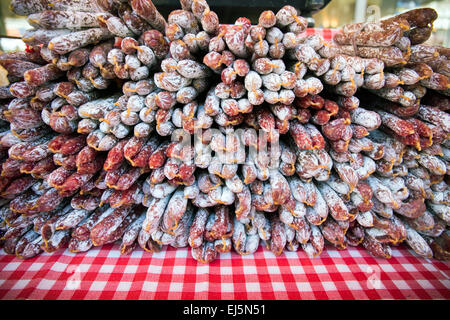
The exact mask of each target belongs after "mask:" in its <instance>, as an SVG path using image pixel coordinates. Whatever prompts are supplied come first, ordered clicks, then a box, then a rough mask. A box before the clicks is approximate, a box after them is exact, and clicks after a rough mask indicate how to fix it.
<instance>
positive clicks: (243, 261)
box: [0, 244, 450, 300]
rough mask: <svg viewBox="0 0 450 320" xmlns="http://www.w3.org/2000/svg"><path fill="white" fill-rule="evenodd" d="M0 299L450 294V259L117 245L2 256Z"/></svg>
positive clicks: (403, 252) (359, 251)
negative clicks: (127, 249)
mask: <svg viewBox="0 0 450 320" xmlns="http://www.w3.org/2000/svg"><path fill="white" fill-rule="evenodd" d="M0 299H95V300H96V299H121V300H122V299H152V300H153V299H163V300H164V299H170V300H179V299H230V300H233V299H234V300H241V299H257V300H259V299H264V300H272V299H289V300H290V299H370V300H373V299H450V265H449V263H444V262H441V261H437V260H433V259H424V258H419V257H417V256H416V255H415V254H414V253H413V252H412V251H410V250H409V249H407V248H406V246H404V245H401V246H399V247H396V248H393V250H392V258H391V259H389V260H385V259H376V258H373V257H371V256H370V255H369V254H368V253H367V252H366V251H365V249H363V248H359V247H358V248H353V247H350V248H348V249H346V250H337V249H335V248H333V247H329V246H328V247H327V248H326V250H325V251H324V252H323V253H322V255H321V256H320V257H317V258H314V259H310V258H308V257H307V256H306V254H305V252H303V251H298V252H285V253H283V254H282V255H281V256H279V257H276V256H275V255H274V254H273V253H272V252H271V251H269V250H267V249H266V248H263V247H262V246H260V248H259V249H258V251H257V252H256V253H255V254H253V255H248V256H240V255H238V254H237V253H234V252H232V253H227V254H221V255H220V256H219V257H218V259H217V260H215V261H214V262H212V263H211V264H201V263H198V262H197V261H195V260H194V259H192V257H191V253H190V249H187V248H185V249H174V248H171V247H169V248H166V249H164V250H162V251H161V252H159V253H153V254H151V253H148V252H144V251H143V250H142V249H140V248H139V249H136V250H135V251H134V252H133V253H132V254H131V255H129V256H121V255H120V252H119V245H118V244H115V245H106V246H103V247H97V248H93V249H91V250H89V251H88V252H86V253H77V254H73V253H70V252H68V251H67V250H66V251H64V252H59V253H54V254H47V253H43V254H41V255H40V256H37V257H35V258H32V259H29V260H25V261H22V260H19V259H18V258H16V257H14V256H11V255H4V254H1V255H0Z"/></svg>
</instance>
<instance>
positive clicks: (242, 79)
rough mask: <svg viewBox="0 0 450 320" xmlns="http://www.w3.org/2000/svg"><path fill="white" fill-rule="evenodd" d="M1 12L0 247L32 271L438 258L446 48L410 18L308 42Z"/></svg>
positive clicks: (151, 16) (281, 35)
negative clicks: (6, 24)
mask: <svg viewBox="0 0 450 320" xmlns="http://www.w3.org/2000/svg"><path fill="white" fill-rule="evenodd" d="M180 7H181V9H179V10H175V11H172V12H171V13H170V15H169V16H168V17H167V18H165V17H163V16H162V15H161V14H160V13H159V12H158V10H157V8H156V7H155V6H154V5H153V3H152V2H151V1H150V0H96V1H95V0H58V1H51V0H12V1H11V8H12V10H13V11H14V12H15V13H16V14H19V15H23V16H27V20H28V22H29V24H30V25H31V26H32V29H30V30H28V31H27V32H26V33H25V34H24V35H23V41H24V42H25V43H26V44H27V45H28V47H27V50H26V51H24V52H16V53H4V54H2V55H0V65H1V67H2V68H3V69H4V70H6V72H7V78H8V81H7V82H8V83H9V84H8V85H6V86H4V87H0V99H1V100H0V109H1V115H0V118H1V120H0V121H1V124H0V126H1V134H0V135H1V138H0V157H1V177H0V192H1V198H0V205H1V208H0V221H1V226H0V232H1V236H2V238H1V245H2V247H3V249H4V251H5V252H6V253H9V254H15V255H17V256H18V257H20V258H30V257H33V256H35V255H37V254H39V253H41V252H43V251H45V252H54V251H56V250H59V249H63V248H67V247H68V249H69V250H70V251H71V252H84V251H87V250H89V249H90V248H91V247H93V246H101V245H103V244H106V243H112V242H118V243H120V250H121V253H123V254H129V253H130V252H132V251H133V250H134V249H135V248H137V247H141V248H143V249H144V250H146V251H149V252H157V251H159V250H161V248H162V247H163V246H166V245H170V246H173V247H176V248H180V247H190V248H191V249H190V250H191V253H192V257H193V258H194V259H196V260H198V261H201V262H211V261H213V260H214V259H215V258H216V257H217V256H218V255H219V254H220V253H224V252H228V251H230V250H234V251H235V252H237V253H239V254H242V255H244V254H252V253H253V252H255V251H256V250H257V248H258V247H259V245H263V246H266V247H267V248H268V249H270V250H271V251H272V252H273V253H274V254H276V255H280V254H282V252H283V251H284V250H289V251H297V250H303V251H304V252H305V253H306V254H307V255H308V256H309V257H315V256H318V255H320V254H321V253H322V251H323V250H326V249H325V245H332V246H335V247H337V248H339V249H345V248H346V247H347V246H359V245H360V246H363V247H364V248H365V249H367V250H368V251H369V252H370V253H371V254H372V255H373V256H375V257H384V258H389V257H390V256H391V247H392V246H396V245H399V244H400V243H402V242H404V243H406V244H407V245H408V246H409V247H411V248H412V250H414V251H415V252H416V253H417V254H418V255H420V256H423V257H434V258H437V259H443V260H448V259H449V256H450V242H449V229H448V225H449V223H450V207H449V191H450V190H449V187H448V183H449V182H448V174H449V170H450V166H449V164H450V141H449V139H448V137H449V134H450V115H449V113H448V111H449V105H450V104H449V102H450V100H449V99H450V98H449V94H450V91H449V80H448V79H449V77H450V60H449V59H450V53H449V49H448V48H444V47H438V46H429V45H425V44H423V43H424V42H425V41H426V40H427V39H428V38H429V37H430V34H431V30H432V23H433V21H434V20H435V19H436V18H437V14H436V12H435V11H434V10H433V9H417V10H412V11H409V12H406V13H404V14H401V15H398V16H395V17H393V18H390V19H387V20H383V21H379V22H371V23H359V24H352V25H346V26H344V27H343V28H342V31H341V32H340V33H338V34H337V35H336V36H335V38H334V39H333V41H331V42H327V41H324V39H323V38H321V36H319V35H317V34H313V35H309V36H306V33H305V29H306V27H307V21H306V19H304V18H303V17H301V16H300V15H299V12H298V11H297V10H296V9H295V8H294V7H292V6H285V7H283V8H281V9H280V10H279V11H278V12H272V11H264V12H262V13H261V14H260V16H259V20H258V21H253V22H251V21H250V20H248V19H247V18H239V19H237V20H236V22H235V23H234V24H233V25H223V24H220V19H219V17H218V16H217V14H216V13H215V12H214V11H212V8H211V7H210V6H209V5H208V3H207V2H206V1H205V0H181V1H180Z"/></svg>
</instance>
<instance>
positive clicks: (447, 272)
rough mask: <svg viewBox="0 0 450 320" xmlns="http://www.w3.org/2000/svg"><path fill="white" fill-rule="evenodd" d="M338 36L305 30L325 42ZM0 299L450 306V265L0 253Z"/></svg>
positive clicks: (263, 252)
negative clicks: (427, 302) (425, 302)
mask: <svg viewBox="0 0 450 320" xmlns="http://www.w3.org/2000/svg"><path fill="white" fill-rule="evenodd" d="M337 32H338V30H335V29H312V28H311V29H307V31H306V34H307V35H310V34H314V33H319V34H321V35H322V36H323V38H324V39H325V40H330V39H332V38H333V36H334V34H336V33H337ZM0 299H93V300H94V299H121V300H122V299H172V300H178V299H230V300H242V299H258V300H259V299H265V300H272V299H371V300H373V299H446V300H447V299H450V264H449V263H445V262H441V261H437V260H432V259H423V258H419V257H417V256H416V255H415V254H414V253H413V252H412V251H410V250H408V249H407V248H406V247H405V246H399V247H397V248H395V247H394V248H393V250H392V258H391V259H389V260H384V259H376V258H373V257H371V256H370V255H369V254H368V253H367V252H366V251H365V250H364V249H363V248H353V247H350V248H347V249H346V250H343V251H339V250H336V249H335V248H333V247H327V248H326V249H325V250H324V252H323V253H322V255H321V256H320V257H318V258H315V259H310V258H308V257H307V256H306V254H305V253H304V252H303V251H298V252H285V253H283V254H282V255H281V256H280V257H275V256H274V255H273V253H272V252H270V251H269V250H267V249H266V248H263V247H260V248H259V249H258V251H257V252H256V253H255V254H253V255H248V256H240V255H238V254H236V253H234V252H233V253H227V254H221V255H220V256H219V257H218V259H217V260H215V261H214V262H212V263H211V264H208V265H205V264H201V263H198V262H197V261H195V260H194V259H193V258H192V257H191V253H190V249H187V248H185V249H174V248H171V247H169V248H165V249H163V250H162V251H161V252H159V253H153V254H150V253H147V252H144V251H143V250H141V249H136V250H135V251H134V252H133V253H132V254H131V255H129V256H121V255H120V252H119V245H117V244H115V245H106V246H102V247H97V248H93V249H91V250H89V251H88V252H86V253H77V254H73V253H70V252H68V251H67V250H66V251H64V252H55V253H53V254H47V253H43V254H41V255H39V256H37V257H35V258H32V259H29V260H25V261H22V260H19V259H18V258H16V257H15V256H11V255H5V254H4V253H3V252H0Z"/></svg>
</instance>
